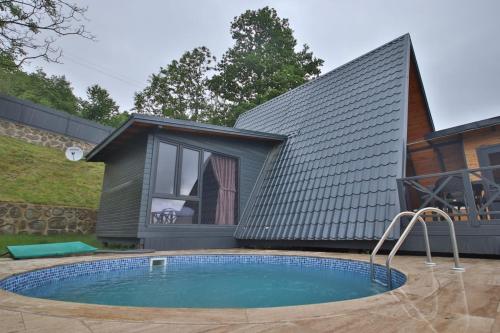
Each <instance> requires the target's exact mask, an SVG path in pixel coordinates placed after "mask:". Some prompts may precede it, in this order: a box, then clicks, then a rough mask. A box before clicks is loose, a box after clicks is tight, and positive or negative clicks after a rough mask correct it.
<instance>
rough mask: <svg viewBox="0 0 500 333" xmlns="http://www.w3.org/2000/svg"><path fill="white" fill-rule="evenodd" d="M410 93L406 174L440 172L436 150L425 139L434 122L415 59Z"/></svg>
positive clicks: (411, 73) (412, 67) (411, 74)
mask: <svg viewBox="0 0 500 333" xmlns="http://www.w3.org/2000/svg"><path fill="white" fill-rule="evenodd" d="M408 94H409V95H408V132H407V143H408V146H407V154H408V160H409V161H407V162H408V163H407V164H406V165H407V167H406V176H410V175H412V176H414V175H421V174H426V173H435V172H440V171H441V168H440V164H439V160H438V158H437V154H436V152H435V151H434V149H433V148H432V147H431V146H430V145H429V143H427V142H426V141H424V137H425V135H426V134H428V133H430V132H432V124H431V119H430V118H429V113H428V110H427V104H426V103H425V97H424V94H423V87H422V85H421V84H420V80H419V77H418V72H417V66H416V64H415V61H414V59H412V60H411V62H410V77H409V87H408ZM424 185H429V184H424Z"/></svg>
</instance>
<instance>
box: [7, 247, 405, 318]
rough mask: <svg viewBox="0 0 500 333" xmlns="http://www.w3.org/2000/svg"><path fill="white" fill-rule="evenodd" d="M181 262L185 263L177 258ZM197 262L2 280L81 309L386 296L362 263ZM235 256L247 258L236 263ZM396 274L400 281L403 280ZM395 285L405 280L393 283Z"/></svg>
mask: <svg viewBox="0 0 500 333" xmlns="http://www.w3.org/2000/svg"><path fill="white" fill-rule="evenodd" d="M182 257H184V258H189V256H178V258H182ZM203 257H213V256H193V257H192V258H202V259H199V260H198V259H192V258H189V259H186V260H181V259H176V260H173V261H171V262H168V261H167V263H166V265H165V266H153V267H152V268H150V267H149V261H147V263H148V264H147V265H146V261H144V262H142V261H140V264H133V265H131V267H129V266H130V265H128V264H127V265H128V266H127V267H126V268H125V269H123V268H122V269H109V267H108V266H109V265H108V264H99V265H100V266H98V268H95V265H94V266H92V264H88V263H87V264H84V265H86V266H85V267H84V268H81V267H79V266H78V265H73V266H74V267H70V266H71V265H69V266H61V268H60V269H59V271H60V270H63V271H64V272H63V273H60V272H59V271H58V270H57V267H55V268H51V269H47V270H51V271H47V272H45V273H44V272H40V273H39V274H36V273H34V272H31V273H28V274H32V276H31V277H28V278H26V279H25V280H23V277H22V276H20V277H18V278H17V280H12V279H11V280H12V281H7V280H4V281H3V288H4V289H8V290H9V289H10V290H11V291H15V292H18V293H20V294H23V295H26V296H32V297H40V298H47V299H53V300H62V301H71V302H80V303H93V304H108V305H125V306H141V307H186V308H253V307H274V306H287V305H299V304H313V303H323V302H332V301H340V300H347V299H354V298H359V297H365V296H370V295H374V294H378V293H381V292H385V291H387V288H385V287H382V286H381V285H379V284H376V283H372V282H371V281H370V279H369V277H368V274H367V272H368V271H367V267H368V265H367V264H366V263H361V262H355V261H342V260H338V259H318V258H316V259H314V258H312V259H311V260H316V261H308V260H309V259H298V260H296V261H293V260H292V259H290V258H286V262H280V261H279V260H280V259H279V258H278V259H276V260H275V259H272V260H271V259H269V260H267V259H266V260H263V259H262V257H264V258H265V256H261V258H259V259H258V260H254V259H251V258H252V257H258V256H232V257H233V259H231V260H229V259H227V258H225V259H223V260H216V259H213V258H210V259H209V260H207V259H203ZM219 257H224V256H219ZM238 257H241V258H243V257H248V258H250V259H249V260H238ZM275 257H277V256H268V258H275ZM296 258H304V257H296ZM145 260H147V259H145ZM167 260H169V259H167ZM331 260H334V261H332V262H333V263H332V262H331ZM115 261H117V262H118V260H115ZM257 261H258V262H257ZM96 263H99V262H96ZM118 264H120V265H122V264H121V263H118ZM118 264H117V263H111V264H110V265H112V267H114V266H113V265H115V266H116V265H118ZM332 265H333V266H332ZM80 266H82V265H80ZM87 266H88V267H87ZM134 266H135V267H134ZM110 267H111V266H110ZM377 268H378V269H377V273H378V274H377V275H381V276H383V274H382V273H383V272H382V271H381V267H380V266H379V267H377ZM54 269H55V270H54ZM35 272H37V271H35ZM75 272H76V273H75ZM89 272H90V273H89ZM396 273H397V274H399V275H401V276H402V277H403V279H404V275H402V274H401V273H399V272H397V271H396ZM51 274H52V278H51ZM59 275H60V276H59ZM56 276H57V278H55V277H56ZM400 280H401V277H400ZM23 281H24V284H23V283H21V282H23ZM402 283H404V281H402V282H401V281H400V282H399V285H400V284H402ZM23 285H24V286H23ZM0 287H2V281H0Z"/></svg>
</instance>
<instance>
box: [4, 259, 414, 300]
mask: <svg viewBox="0 0 500 333" xmlns="http://www.w3.org/2000/svg"><path fill="white" fill-rule="evenodd" d="M152 258H154V259H165V260H166V265H167V266H168V265H174V266H181V265H185V264H200V265H203V264H234V263H243V264H259V263H266V264H276V265H293V266H299V267H303V268H305V269H307V268H308V267H320V268H327V269H333V270H342V271H350V272H356V273H358V274H360V275H362V276H365V277H367V278H369V275H370V264H369V263H367V262H364V261H357V260H350V259H339V258H325V257H314V256H297V255H292V256H289V255H266V254H263V255H257V254H203V255H200V254H192V255H166V256H155V257H151V256H143V257H132V258H119V259H104V260H95V261H85V262H78V263H73V264H65V265H58V266H53V267H48V268H42V269H37V270H33V271H28V272H24V273H19V274H15V275H12V276H9V277H7V278H5V279H3V280H0V289H3V290H6V291H10V292H14V293H19V292H21V291H23V290H27V289H31V288H36V287H39V286H41V285H44V284H46V283H48V282H51V281H57V280H61V279H66V278H72V277H76V276H84V275H92V274H95V273H97V272H106V271H115V270H124V269H133V268H138V267H149V265H150V260H151V259H152ZM374 270H375V278H376V279H378V280H380V281H382V282H384V283H386V282H387V274H386V272H387V271H386V268H385V267H384V266H382V265H378V264H375V265H374ZM405 282H406V276H405V275H404V274H403V273H402V272H400V271H398V270H395V269H393V270H392V284H393V286H394V288H393V289H396V288H399V287H400V286H402V285H404V284H405Z"/></svg>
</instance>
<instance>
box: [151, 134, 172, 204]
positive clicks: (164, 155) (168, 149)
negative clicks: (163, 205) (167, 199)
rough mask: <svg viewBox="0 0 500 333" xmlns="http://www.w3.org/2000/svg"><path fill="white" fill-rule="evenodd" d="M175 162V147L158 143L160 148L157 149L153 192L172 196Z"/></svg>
mask: <svg viewBox="0 0 500 333" xmlns="http://www.w3.org/2000/svg"><path fill="white" fill-rule="evenodd" d="M176 160H177V147H176V146H174V145H169V144H167V143H163V142H160V146H159V147H158V164H157V167H156V182H155V192H159V193H165V194H174V185H175V184H174V183H175V165H176Z"/></svg>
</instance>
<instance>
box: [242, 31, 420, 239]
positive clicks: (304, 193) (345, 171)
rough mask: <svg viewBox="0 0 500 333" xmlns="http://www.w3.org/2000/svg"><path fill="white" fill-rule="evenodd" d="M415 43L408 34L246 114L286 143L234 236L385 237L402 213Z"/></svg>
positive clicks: (245, 121) (245, 119)
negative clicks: (399, 184) (398, 185)
mask: <svg viewBox="0 0 500 333" xmlns="http://www.w3.org/2000/svg"><path fill="white" fill-rule="evenodd" d="M410 45H411V42H410V38H409V35H404V36H402V37H400V38H398V39H396V40H394V41H392V42H389V43H388V44H385V45H383V46H381V47H379V48H377V49H375V50H373V51H371V52H369V53H367V54H365V55H363V56H361V57H359V58H357V59H355V60H353V61H351V62H349V63H347V64H345V65H343V66H341V67H339V68H337V69H335V70H333V71H331V72H329V73H327V74H325V75H323V76H321V77H319V78H317V79H315V80H312V81H310V82H308V83H306V84H304V85H302V86H300V87H298V88H296V89H294V90H291V91H289V92H287V93H285V94H283V95H281V96H279V97H276V98H274V99H272V100H270V101H269V102H267V103H264V104H262V105H260V106H258V107H256V108H254V109H252V110H250V111H248V112H246V113H244V114H242V115H241V116H240V117H239V119H238V121H237V123H236V125H235V127H236V128H239V129H247V130H253V131H262V132H270V133H277V134H283V135H287V136H288V140H287V141H286V142H284V143H283V144H282V147H281V150H280V151H279V153H278V154H276V156H275V158H273V159H272V160H270V161H269V163H270V165H269V167H268V168H266V170H265V171H264V172H263V174H262V177H263V180H262V182H261V186H260V187H259V188H257V189H256V190H255V191H254V195H253V198H252V203H251V205H250V206H248V207H247V212H246V213H245V215H244V218H243V220H242V221H241V222H240V225H239V226H238V229H237V231H236V233H235V237H236V238H238V239H266V240H353V239H360V240H361V239H368V240H371V239H377V238H380V236H381V235H382V233H383V231H384V230H385V228H386V227H387V225H388V223H389V222H390V220H391V219H392V217H393V216H394V215H396V214H397V213H398V212H399V202H398V197H397V188H396V178H397V177H400V176H401V175H402V172H403V170H402V169H403V165H404V163H403V161H402V158H403V152H404V149H403V148H404V141H405V139H404V138H405V136H406V133H405V128H406V125H405V124H404V122H405V121H406V112H407V81H408V68H409V52H410ZM398 235H399V230H398V229H397V228H396V229H395V230H394V232H393V235H392V238H394V237H397V236H398Z"/></svg>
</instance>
